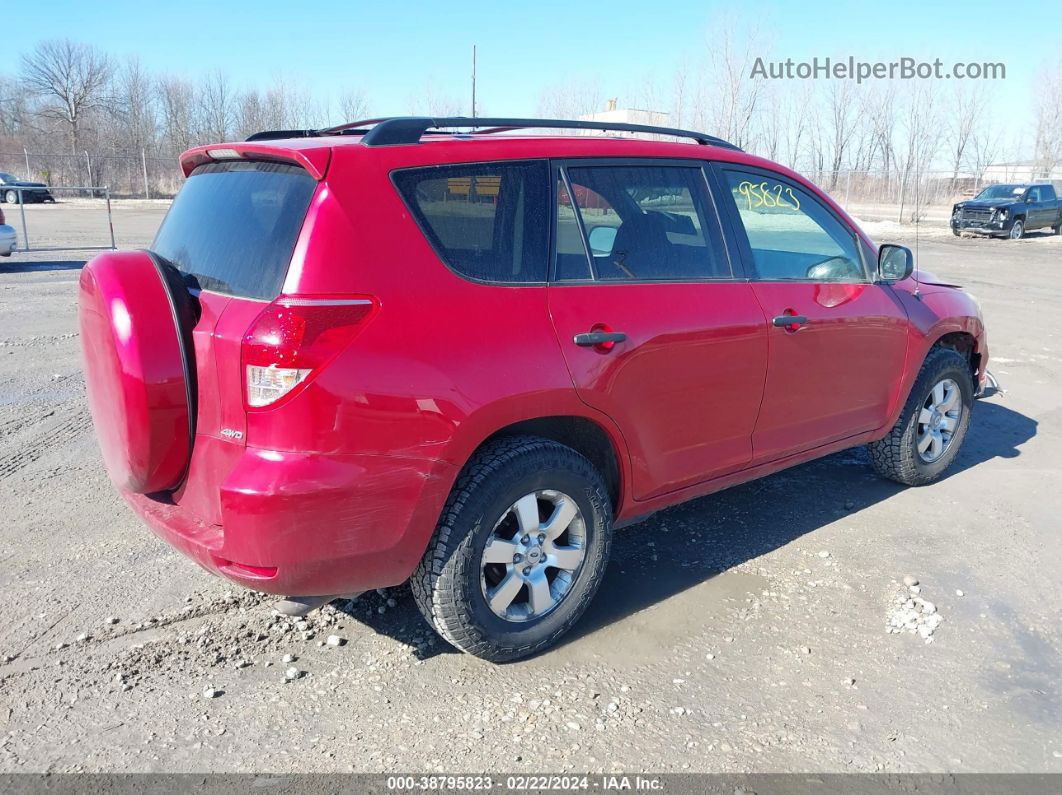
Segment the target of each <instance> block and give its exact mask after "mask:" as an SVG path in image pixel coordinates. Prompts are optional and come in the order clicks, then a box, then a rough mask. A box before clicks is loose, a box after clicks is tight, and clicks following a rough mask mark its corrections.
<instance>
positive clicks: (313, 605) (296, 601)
mask: <svg viewBox="0 0 1062 795" xmlns="http://www.w3.org/2000/svg"><path fill="white" fill-rule="evenodd" d="M361 593H362V592H361V591H359V592H358V593H345V594H334V595H333V596H289V597H288V598H287V599H282V600H281V601H279V602H277V603H276V604H274V605H273V609H274V610H276V611H277V612H278V613H283V614H284V615H286V616H291V617H292V618H302V617H303V616H305V615H308V614H309V613H311V612H312V611H314V610H316V609H317V608H318V607H323V606H324V605H326V604H328V603H329V602H334V601H335V600H336V599H356V598H357V597H359V596H361Z"/></svg>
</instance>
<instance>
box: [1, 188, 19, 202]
mask: <svg viewBox="0 0 1062 795" xmlns="http://www.w3.org/2000/svg"><path fill="white" fill-rule="evenodd" d="M4 199H5V200H6V201H7V203H8V204H18V191H13V190H9V191H7V192H6V193H5V194H4Z"/></svg>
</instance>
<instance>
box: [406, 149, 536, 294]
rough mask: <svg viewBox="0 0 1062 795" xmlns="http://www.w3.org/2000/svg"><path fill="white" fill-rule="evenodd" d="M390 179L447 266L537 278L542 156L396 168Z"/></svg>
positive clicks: (476, 273)
mask: <svg viewBox="0 0 1062 795" xmlns="http://www.w3.org/2000/svg"><path fill="white" fill-rule="evenodd" d="M393 178H394V182H395V185H396V186H397V187H398V191H399V193H401V194H402V198H403V199H404V200H405V202H406V206H408V207H409V209H410V212H412V213H413V216H414V217H415V218H416V219H417V222H418V223H419V224H420V228H421V230H423V232H424V234H425V236H426V237H427V238H428V241H429V242H430V243H431V244H432V246H433V247H434V248H435V250H436V252H438V254H439V256H440V257H441V258H442V259H443V261H444V262H445V263H446V264H447V265H448V266H449V267H450V268H451V269H453V270H454V271H456V272H457V273H459V274H461V275H462V276H467V277H469V278H472V279H481V280H484V281H492V282H511V283H527V282H544V281H546V265H547V260H548V257H549V236H548V233H549V203H550V202H549V166H548V164H547V163H546V161H544V160H534V161H520V162H511V163H470V164H464V165H459V166H442V167H430V168H415V169H405V170H402V171H396V172H394V174H393Z"/></svg>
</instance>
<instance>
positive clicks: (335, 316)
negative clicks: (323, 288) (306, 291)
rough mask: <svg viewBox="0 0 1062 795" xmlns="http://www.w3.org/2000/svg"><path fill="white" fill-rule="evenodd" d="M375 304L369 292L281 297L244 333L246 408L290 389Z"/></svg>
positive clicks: (344, 340) (329, 355)
mask: <svg viewBox="0 0 1062 795" xmlns="http://www.w3.org/2000/svg"><path fill="white" fill-rule="evenodd" d="M375 309H376V301H374V300H373V299H372V298H370V297H369V296H292V295H282V296H280V297H279V298H277V300H275V301H274V302H273V303H271V304H270V305H269V306H267V307H266V308H265V309H263V310H262V313H261V314H260V315H258V317H257V318H256V319H255V321H254V323H252V324H251V328H250V329H249V330H248V331H247V334H246V335H244V338H243V365H244V376H245V379H246V390H247V393H246V404H247V408H248V409H260V408H264V407H266V406H273V405H274V404H275V403H276V402H277V401H278V400H280V399H281V398H283V397H285V396H287V395H291V394H292V392H293V391H296V390H297V388H298V387H299V386H300V385H301V384H305V383H306V382H307V381H308V380H309V379H311V378H312V377H313V375H314V372H315V371H316V370H319V369H320V368H321V367H322V366H324V365H325V364H327V363H328V362H329V361H331V360H332V359H333V358H334V357H335V356H336V354H338V353H339V352H340V351H341V350H343V348H345V347H346V346H347V344H348V343H349V342H350V341H351V340H352V339H353V338H354V337H355V335H356V334H357V333H358V332H359V331H360V330H361V329H362V328H363V327H364V326H365V323H366V322H368V320H369V318H370V316H371V315H372V314H373V312H374V311H375Z"/></svg>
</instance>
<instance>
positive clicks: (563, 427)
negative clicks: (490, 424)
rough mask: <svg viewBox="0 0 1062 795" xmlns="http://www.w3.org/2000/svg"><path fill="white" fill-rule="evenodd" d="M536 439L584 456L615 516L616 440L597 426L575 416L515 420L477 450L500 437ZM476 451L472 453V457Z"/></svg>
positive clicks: (618, 488)
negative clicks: (533, 437) (544, 440)
mask: <svg viewBox="0 0 1062 795" xmlns="http://www.w3.org/2000/svg"><path fill="white" fill-rule="evenodd" d="M523 435H527V436H540V437H542V438H543V439H549V440H551V441H554V442H557V443H559V444H563V445H565V446H566V447H570V448H572V449H573V450H575V451H576V452H577V453H579V454H580V455H582V456H584V457H585V458H586V459H587V460H588V461H590V463H591V464H593V465H594V468H595V469H597V471H598V472H599V473H600V474H601V477H602V478H603V479H604V481H605V486H606V487H607V489H608V495H609V499H610V500H611V501H612V510H613V513H618V512H619V509H620V505H621V500H622V498H623V493H624V492H623V473H624V468H623V465H622V463H621V458H620V449H619V447H618V443H617V440H616V439H614V438H613V436H612V434H610V433H609V431H608V430H606V429H605V428H604V426H602V425H601V424H600V423H598V422H596V421H595V420H592V419H590V418H589V417H584V416H578V415H552V416H543V417H533V418H531V419H525V420H519V421H517V422H513V423H511V424H509V425H507V426H505V427H503V428H499V429H498V430H496V431H495V432H494V433H492V434H491V435H490V436H488V437H487V438H486V439H484V440H483V441H482V442H481V443H480V444H479V445H478V446H477V447H476V450H479V449H480V448H481V447H483V445H485V444H487V443H489V442H492V441H494V440H495V439H499V438H501V437H504V436H523ZM476 450H474V451H473V453H472V454H473V455H475V452H476Z"/></svg>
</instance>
